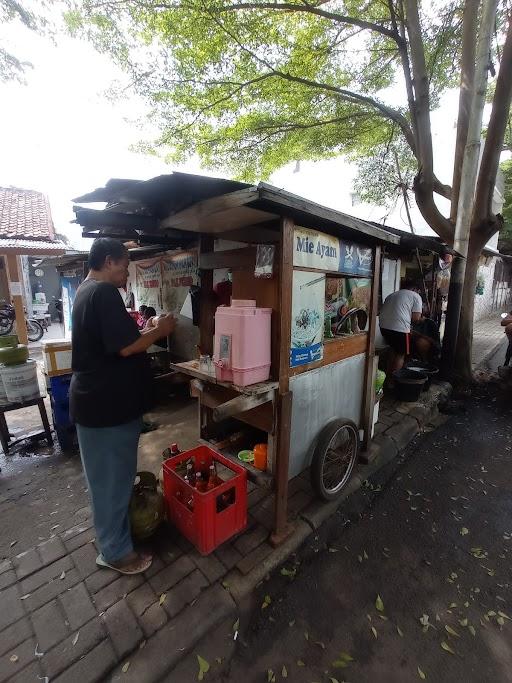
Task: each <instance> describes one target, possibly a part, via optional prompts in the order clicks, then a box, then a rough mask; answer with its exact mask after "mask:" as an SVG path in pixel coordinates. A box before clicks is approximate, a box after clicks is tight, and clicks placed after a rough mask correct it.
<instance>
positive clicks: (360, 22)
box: [217, 2, 402, 44]
mask: <svg viewBox="0 0 512 683" xmlns="http://www.w3.org/2000/svg"><path fill="white" fill-rule="evenodd" d="M251 9H257V10H258V9H259V10H281V11H284V12H306V13H307V14H314V15H316V16H318V17H323V18H324V19H330V20H331V21H335V22H338V23H340V24H350V25H352V26H359V28H362V29H368V30H370V31H375V32H376V33H380V34H382V35H383V36H387V37H388V38H391V39H392V40H394V41H395V42H396V43H397V44H400V43H401V42H402V38H401V37H400V35H399V34H398V33H397V32H396V31H394V30H391V29H389V28H386V27H385V26H382V25H381V24H375V23H373V22H371V21H365V20H364V19H357V18H355V17H349V16H347V15H344V14H337V13H336V12H328V11H327V10H323V9H320V8H319V7H313V6H312V5H309V4H308V3H307V2H304V5H299V4H295V3H292V2H238V3H233V4H232V5H227V6H225V7H221V8H220V9H219V10H217V11H219V12H233V11H239V10H251Z"/></svg>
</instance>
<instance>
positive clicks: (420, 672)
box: [418, 667, 427, 681]
mask: <svg viewBox="0 0 512 683" xmlns="http://www.w3.org/2000/svg"><path fill="white" fill-rule="evenodd" d="M418 676H419V677H420V678H421V680H422V681H424V680H425V678H426V677H427V676H426V674H425V673H424V672H423V671H422V670H421V668H420V667H418Z"/></svg>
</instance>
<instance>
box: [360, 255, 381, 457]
mask: <svg viewBox="0 0 512 683" xmlns="http://www.w3.org/2000/svg"><path fill="white" fill-rule="evenodd" d="M380 263H381V248H380V246H377V247H375V254H374V268H375V277H374V278H373V282H372V292H371V299H370V319H369V325H368V351H367V355H366V364H365V369H364V387H363V405H362V410H361V416H362V427H363V430H364V437H363V443H362V448H363V450H367V448H368V446H369V444H370V436H371V428H372V421H373V404H374V403H375V379H374V378H375V332H376V329H377V308H378V305H379V285H380Z"/></svg>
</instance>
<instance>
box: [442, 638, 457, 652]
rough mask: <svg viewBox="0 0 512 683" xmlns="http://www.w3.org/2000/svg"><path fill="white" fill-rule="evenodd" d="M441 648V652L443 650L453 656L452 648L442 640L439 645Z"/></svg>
mask: <svg viewBox="0 0 512 683" xmlns="http://www.w3.org/2000/svg"><path fill="white" fill-rule="evenodd" d="M441 647H442V648H443V650H445V652H449V653H450V654H452V655H454V654H455V650H452V648H451V647H450V646H449V645H448V643H447V642H446V641H445V640H443V642H442V643H441Z"/></svg>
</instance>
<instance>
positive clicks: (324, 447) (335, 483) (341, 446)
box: [310, 419, 359, 500]
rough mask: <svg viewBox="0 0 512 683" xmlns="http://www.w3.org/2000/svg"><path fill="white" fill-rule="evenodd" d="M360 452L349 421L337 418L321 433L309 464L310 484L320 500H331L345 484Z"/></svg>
mask: <svg viewBox="0 0 512 683" xmlns="http://www.w3.org/2000/svg"><path fill="white" fill-rule="evenodd" d="M358 451H359V434H358V431H357V427H356V425H355V424H354V423H353V422H352V421H351V420H345V419H339V420H338V419H336V420H332V421H331V422H329V423H328V424H327V425H326V426H325V427H324V428H323V429H322V431H321V432H320V435H319V437H318V441H317V444H316V446H315V450H314V453H313V461H312V463H311V470H310V472H311V484H312V485H313V488H314V489H315V491H316V492H317V494H318V495H319V496H320V498H323V500H334V499H335V498H337V497H338V496H339V494H340V493H341V491H342V489H343V488H344V487H345V486H346V484H347V482H348V480H349V479H350V475H351V474H352V470H353V469H354V465H355V464H356V462H357V456H358Z"/></svg>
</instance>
